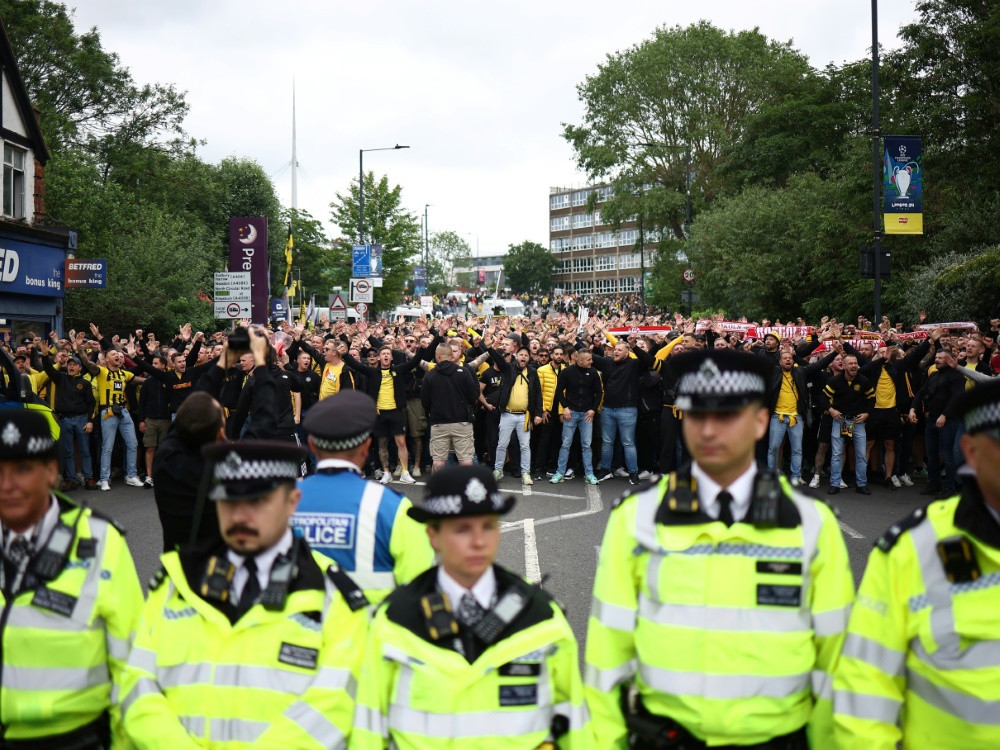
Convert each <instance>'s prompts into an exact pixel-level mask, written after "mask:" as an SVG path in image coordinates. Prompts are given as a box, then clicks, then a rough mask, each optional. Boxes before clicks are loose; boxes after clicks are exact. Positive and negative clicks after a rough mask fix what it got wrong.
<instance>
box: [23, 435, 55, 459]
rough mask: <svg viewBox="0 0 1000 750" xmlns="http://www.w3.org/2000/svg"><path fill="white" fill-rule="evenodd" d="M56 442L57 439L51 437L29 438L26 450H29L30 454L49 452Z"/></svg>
mask: <svg viewBox="0 0 1000 750" xmlns="http://www.w3.org/2000/svg"><path fill="white" fill-rule="evenodd" d="M55 444H56V443H55V441H54V440H53V439H52V438H50V437H44V438H43V437H32V438H28V445H27V446H26V448H25V450H26V451H27V452H28V455H36V454H39V453H48V452H49V451H50V450H52V447H53V446H54V445H55Z"/></svg>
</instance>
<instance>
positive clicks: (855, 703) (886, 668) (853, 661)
mask: <svg viewBox="0 0 1000 750" xmlns="http://www.w3.org/2000/svg"><path fill="white" fill-rule="evenodd" d="M963 541H964V543H965V544H968V545H969V547H968V548H969V549H970V551H971V553H972V555H971V556H972V558H974V560H975V564H976V566H977V567H978V569H979V573H980V574H979V577H978V578H975V580H971V576H962V575H958V576H955V578H956V580H955V581H954V582H952V581H950V580H949V578H948V571H947V570H946V569H945V565H944V563H943V562H942V558H941V555H940V553H939V550H938V544H940V543H944V544H945V545H946V549H947V548H948V547H952V548H954V547H955V545H960V544H962V543H963ZM963 578H969V579H970V580H963ZM834 712H835V715H834V721H835V729H836V736H837V741H838V743H839V745H838V746H839V747H841V748H864V750H880V749H881V748H885V749H886V750H890V749H892V750H894V749H895V748H896V747H897V743H898V742H899V741H900V740H902V742H903V747H904V748H941V749H943V748H962V749H963V750H975V749H977V748H984V749H985V748H998V747H1000V525H998V524H997V522H996V520H995V519H994V518H993V517H992V516H991V515H990V512H989V510H988V509H987V507H986V504H985V502H984V500H983V498H982V495H981V494H980V492H979V489H978V487H977V486H976V485H975V483H974V482H972V483H967V484H966V487H965V489H964V491H963V494H962V495H961V496H956V497H952V498H949V499H948V500H942V501H938V502H933V503H931V504H930V505H929V506H928V507H927V508H926V509H919V510H917V511H914V513H913V514H912V515H911V516H910V517H909V518H907V519H905V520H903V521H900V522H898V523H896V524H894V525H893V526H892V527H891V528H890V529H889V530H888V531H887V532H886V533H885V534H884V535H883V536H882V538H881V539H879V541H878V543H877V546H876V548H875V549H874V550H873V551H872V553H871V556H870V557H869V558H868V567H867V568H866V569H865V575H864V578H863V579H862V581H861V588H860V589H859V591H858V602H857V605H856V606H855V608H854V612H853V613H852V614H851V620H850V624H849V626H848V632H847V638H846V639H845V641H844V648H843V652H842V654H841V657H840V661H839V663H838V666H837V670H836V676H835V679H834Z"/></svg>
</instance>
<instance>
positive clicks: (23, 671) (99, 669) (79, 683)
mask: <svg viewBox="0 0 1000 750" xmlns="http://www.w3.org/2000/svg"><path fill="white" fill-rule="evenodd" d="M109 682H111V678H110V676H109V674H108V665H107V662H104V663H102V664H98V665H96V666H93V667H21V666H17V665H15V664H9V663H8V664H4V666H3V688H4V690H5V691H12V690H17V691H32V690H87V689H88V688H94V687H100V686H103V685H107V684H108V683H109Z"/></svg>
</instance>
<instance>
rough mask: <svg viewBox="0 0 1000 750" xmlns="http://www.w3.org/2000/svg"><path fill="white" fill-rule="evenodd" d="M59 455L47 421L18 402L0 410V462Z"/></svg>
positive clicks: (47, 457) (57, 456)
mask: <svg viewBox="0 0 1000 750" xmlns="http://www.w3.org/2000/svg"><path fill="white" fill-rule="evenodd" d="M26 458H39V459H49V458H56V459H58V458H59V443H58V442H57V441H56V440H55V439H54V438H53V437H52V427H51V425H50V424H49V420H47V419H46V418H45V417H43V416H42V415H41V414H40V413H39V412H37V411H34V410H31V409H25V408H24V407H23V406H21V405H18V406H15V407H13V408H10V409H0V461H10V460H24V459H26Z"/></svg>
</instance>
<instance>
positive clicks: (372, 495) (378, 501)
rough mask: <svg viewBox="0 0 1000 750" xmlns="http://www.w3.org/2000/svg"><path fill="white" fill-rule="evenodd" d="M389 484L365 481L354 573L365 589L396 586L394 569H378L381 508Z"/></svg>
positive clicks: (355, 544)
mask: <svg viewBox="0 0 1000 750" xmlns="http://www.w3.org/2000/svg"><path fill="white" fill-rule="evenodd" d="M384 494H385V487H384V486H382V485H381V484H377V483H376V482H365V489H364V492H363V493H362V494H361V503H360V504H359V505H358V534H357V536H356V537H355V542H354V570H353V571H348V572H349V573H350V576H351V577H352V578H353V579H354V580H355V582H356V583H357V584H358V585H359V586H360V587H361V589H362V590H373V589H374V590H377V589H389V590H390V591H391V590H392V589H394V588H396V578H395V577H394V576H393V574H392V571H386V572H376V570H375V547H376V543H377V540H378V510H379V507H380V506H381V505H382V496H383V495H384Z"/></svg>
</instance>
